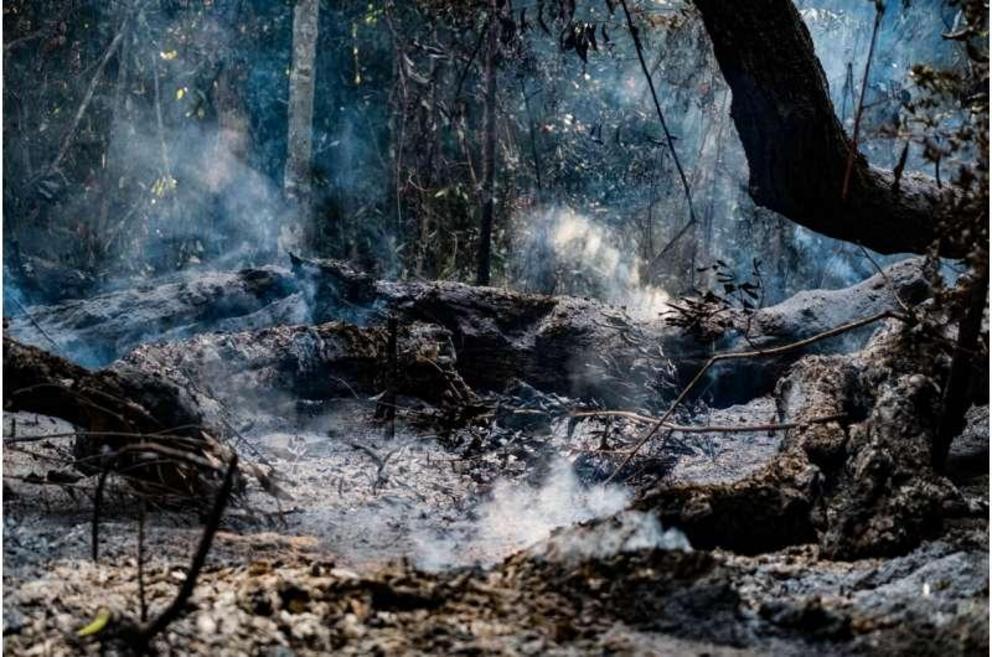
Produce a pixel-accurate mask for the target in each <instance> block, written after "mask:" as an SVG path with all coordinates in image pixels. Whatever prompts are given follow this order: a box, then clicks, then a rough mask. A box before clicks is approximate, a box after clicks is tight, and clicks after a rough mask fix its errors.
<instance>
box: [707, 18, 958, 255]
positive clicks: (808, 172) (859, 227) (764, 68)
mask: <svg viewBox="0 0 992 657" xmlns="http://www.w3.org/2000/svg"><path fill="white" fill-rule="evenodd" d="M696 6H697V7H698V8H699V11H700V12H701V14H702V17H703V22H704V23H705V25H706V30H707V32H708V33H709V35H710V39H711V40H712V42H713V51H714V53H715V54H716V58H717V61H718V62H719V64H720V69H721V71H722V72H723V76H724V78H726V80H727V84H729V85H730V89H731V91H732V92H733V101H732V103H731V107H730V113H731V116H732V117H733V119H734V123H735V125H736V126H737V132H738V133H739V135H740V138H741V143H742V144H743V146H744V152H745V154H746V155H747V160H748V165H749V167H750V176H751V179H750V191H751V196H752V198H753V199H754V200H755V202H756V203H758V204H759V205H762V206H765V207H767V208H769V209H771V210H774V211H776V212H779V213H781V214H783V215H785V216H786V217H788V218H789V219H791V220H793V221H795V222H796V223H799V224H801V225H803V226H805V227H807V228H810V229H812V230H814V231H816V232H818V233H821V234H823V235H828V236H830V237H835V238H838V239H842V240H846V241H849V242H854V243H858V244H862V245H864V246H867V247H869V248H872V249H874V250H875V251H878V252H880V253H902V252H913V253H925V252H926V251H927V250H928V249H929V248H930V246H931V245H933V244H934V243H939V248H940V253H941V255H944V256H948V257H962V256H964V255H965V254H966V253H967V251H968V250H969V248H970V245H968V244H964V243H961V242H960V241H956V240H955V239H953V236H956V235H958V234H960V233H961V231H955V230H951V229H950V224H951V222H953V221H955V218H954V217H953V215H952V211H953V206H954V202H953V201H954V192H953V191H952V190H951V189H950V188H943V189H941V188H940V187H938V185H937V184H936V183H935V182H934V181H933V180H932V179H930V178H928V177H926V176H922V175H918V174H913V175H908V174H907V175H903V176H902V177H901V179H897V178H896V177H895V176H894V175H893V174H892V173H891V172H888V171H882V170H880V169H876V168H874V167H871V166H869V164H868V162H867V161H866V160H865V158H864V157H863V156H861V155H860V153H858V154H856V157H854V158H853V163H852V164H851V172H850V180H849V185H847V186H846V187H847V194H846V196H845V195H844V193H843V192H844V189H845V177H846V176H847V171H848V166H849V164H848V163H849V161H851V158H850V155H851V149H852V148H856V147H855V146H853V145H852V144H851V143H850V142H849V141H848V139H847V136H846V135H845V134H844V130H843V128H842V127H841V125H840V122H839V121H838V120H837V117H836V116H835V115H834V108H833V105H832V104H831V102H830V96H829V94H828V91H827V81H826V77H825V76H824V73H823V69H822V67H821V66H820V62H819V60H817V58H816V54H815V53H814V51H813V41H812V39H811V38H810V35H809V31H808V30H807V29H806V26H805V24H804V23H803V20H802V17H801V16H800V15H799V12H798V11H797V10H796V8H795V6H794V5H793V3H792V0H748V2H726V1H725V0H696Z"/></svg>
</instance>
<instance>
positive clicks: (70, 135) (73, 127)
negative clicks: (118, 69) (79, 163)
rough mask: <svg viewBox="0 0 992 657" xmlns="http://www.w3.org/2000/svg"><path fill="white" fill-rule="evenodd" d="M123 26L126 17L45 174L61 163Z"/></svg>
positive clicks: (115, 50)
mask: <svg viewBox="0 0 992 657" xmlns="http://www.w3.org/2000/svg"><path fill="white" fill-rule="evenodd" d="M125 26H126V19H125V23H124V24H122V25H121V29H120V31H119V32H118V33H117V35H116V36H115V37H114V38H113V40H112V41H111V42H110V45H109V46H107V50H106V51H104V53H103V58H102V59H101V60H100V65H99V66H97V67H96V72H95V73H94V74H93V77H92V78H91V79H90V84H89V87H87V88H86V93H85V94H83V100H82V102H81V103H79V108H78V109H77V110H76V115H75V116H74V117H73V119H72V123H70V124H69V129H68V130H67V131H66V133H65V137H63V138H62V145H61V146H60V147H59V151H58V153H57V154H56V156H55V159H54V160H52V163H51V164H49V165H48V168H47V169H46V170H45V174H46V175H47V174H49V173H51V172H52V171H54V170H55V169H57V168H58V166H59V165H60V164H61V163H62V160H63V159H65V156H66V155H67V154H68V152H69V147H70V146H71V145H72V141H73V138H75V136H76V130H78V129H79V123H80V121H82V120H83V115H84V114H86V109H87V108H88V107H89V106H90V102H91V101H92V100H93V93H94V92H95V91H96V85H97V83H99V81H100V78H101V77H103V71H104V69H105V68H107V63H108V62H109V61H110V58H111V57H113V56H114V53H115V52H117V48H118V47H119V46H120V45H121V41H123V40H124V27H125Z"/></svg>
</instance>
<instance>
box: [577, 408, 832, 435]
mask: <svg viewBox="0 0 992 657" xmlns="http://www.w3.org/2000/svg"><path fill="white" fill-rule="evenodd" d="M571 416H572V417H624V418H627V419H630V420H634V421H635V422H641V423H644V424H654V423H656V422H658V418H656V417H651V416H649V415H641V414H640V413H632V412H630V411H581V412H578V413H572V414H571ZM846 417H847V416H846V415H844V414H835V415H823V416H820V417H814V418H810V419H808V420H803V421H802V422H770V423H766V424H741V425H736V426H735V425H732V424H718V425H699V426H697V425H684V424H670V423H668V422H663V423H662V427H663V428H665V429H668V430H670V431H674V432H675V433H756V432H761V431H788V430H789V429H795V428H797V427H802V426H806V425H809V424H826V423H828V422H838V421H840V420H843V419H845V418H846Z"/></svg>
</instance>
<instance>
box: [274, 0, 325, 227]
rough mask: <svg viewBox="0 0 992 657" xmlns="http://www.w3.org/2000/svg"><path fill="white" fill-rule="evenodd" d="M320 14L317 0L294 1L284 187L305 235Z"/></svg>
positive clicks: (308, 220)
mask: <svg viewBox="0 0 992 657" xmlns="http://www.w3.org/2000/svg"><path fill="white" fill-rule="evenodd" d="M319 12H320V2H319V0H297V3H296V7H295V9H294V10H293V70H292V72H291V73H290V76H289V116H288V123H289V126H288V139H287V153H286V171H285V174H284V178H283V186H284V188H285V192H286V196H287V197H288V198H289V199H290V201H292V202H293V203H294V204H295V205H296V211H297V215H296V219H297V221H298V222H299V224H300V226H301V227H302V229H303V230H305V231H309V230H310V229H311V228H312V226H311V210H312V198H311V194H312V182H311V178H312V176H311V172H310V160H311V157H312V154H313V93H314V80H315V77H316V76H315V71H314V58H315V55H316V52H317V35H318V18H319Z"/></svg>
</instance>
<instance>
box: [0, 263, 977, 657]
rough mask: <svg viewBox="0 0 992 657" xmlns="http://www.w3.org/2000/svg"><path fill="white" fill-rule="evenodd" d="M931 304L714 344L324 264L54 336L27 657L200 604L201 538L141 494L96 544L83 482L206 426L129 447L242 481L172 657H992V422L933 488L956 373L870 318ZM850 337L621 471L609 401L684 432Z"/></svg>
mask: <svg viewBox="0 0 992 657" xmlns="http://www.w3.org/2000/svg"><path fill="white" fill-rule="evenodd" d="M926 295H927V284H926V282H925V280H924V278H923V277H922V275H921V270H920V267H919V264H918V263H914V262H913V261H906V262H903V263H899V264H897V265H895V266H893V267H892V268H890V269H889V270H887V272H885V273H880V274H879V275H878V276H876V277H873V278H872V279H869V280H867V281H864V282H863V283H860V284H858V285H855V286H852V287H851V288H847V289H843V290H830V291H824V290H814V291H810V292H805V293H801V294H799V295H796V296H795V297H793V298H792V299H790V300H787V301H785V302H783V303H781V304H777V305H775V306H770V307H767V308H762V309H760V310H759V311H757V312H756V313H755V314H754V315H753V316H747V317H744V316H737V315H733V314H729V315H728V314H726V313H725V314H723V315H721V317H722V318H724V319H725V320H726V321H724V322H722V323H717V324H716V325H714V326H709V327H695V328H692V327H689V326H680V325H672V324H670V323H667V322H665V321H659V320H653V321H635V320H632V319H631V318H630V317H628V316H626V315H625V313H623V312H622V309H616V308H611V307H608V306H606V305H604V304H599V303H597V302H594V301H590V300H586V299H576V298H570V297H545V296H538V295H523V294H519V293H516V292H512V291H507V290H499V289H496V288H474V287H472V286H466V285H461V284H456V283H410V282H406V283H404V282H391V281H375V280H374V279H372V278H371V277H369V276H367V275H364V274H361V273H360V272H354V271H352V270H350V269H348V268H347V267H346V266H342V265H340V264H339V263H337V264H335V263H328V262H305V261H297V262H295V263H294V268H293V269H292V270H287V269H281V268H266V269H261V270H244V271H242V272H237V273H219V274H211V275H204V276H199V277H192V278H190V279H189V280H184V281H178V282H176V281H170V282H165V283H163V284H161V285H149V286H146V287H142V288H133V289H126V290H121V291H118V292H110V293H107V294H105V295H102V296H97V297H93V298H90V299H85V300H77V301H69V302H65V303H63V304H59V305H55V306H51V307H47V308H34V309H31V314H30V315H29V316H26V317H20V318H15V319H13V320H12V321H11V322H10V324H9V326H7V331H6V335H5V340H4V357H5V374H4V376H5V381H4V383H5V396H4V402H5V413H4V420H3V437H4V450H3V475H4V495H3V519H4V524H3V556H4V566H5V568H4V571H3V585H4V600H3V611H4V647H5V649H6V650H7V651H8V652H9V654H17V655H45V656H59V657H61V656H62V655H77V654H92V655H98V654H127V646H128V644H127V643H126V642H124V641H123V640H122V639H121V630H122V628H126V627H128V626H129V624H130V625H133V624H134V623H135V622H136V621H137V620H138V619H139V618H140V617H141V608H142V603H141V601H142V598H144V600H145V602H146V604H147V612H148V617H149V618H155V617H156V616H158V614H160V613H161V611H162V610H163V609H164V608H166V607H167V605H168V604H169V603H170V601H171V600H173V599H174V597H175V596H176V591H177V590H178V589H179V588H180V586H181V584H182V582H184V581H185V579H186V578H187V576H188V573H189V572H190V569H191V556H192V555H193V554H194V552H195V546H196V545H197V544H198V542H199V541H200V538H201V535H203V531H204V530H203V520H204V518H203V517H197V514H196V513H191V512H190V509H189V508H188V506H187V507H186V508H171V507H163V506H161V505H160V504H158V503H157V500H156V499H151V500H149V502H148V505H147V509H146V511H145V512H144V513H143V512H142V511H141V505H140V504H139V503H138V502H137V500H138V499H139V497H138V496H136V495H135V489H134V488H133V487H132V486H130V485H129V484H128V483H125V481H124V480H123V479H121V478H119V477H118V476H117V475H115V476H111V477H110V478H109V479H108V484H107V488H106V491H105V493H104V495H103V503H102V504H101V505H99V508H100V518H99V522H98V523H94V516H95V514H94V504H93V493H94V486H95V482H96V480H97V479H98V477H97V476H94V475H93V474H92V473H90V474H88V475H87V473H85V472H81V471H79V470H76V469H74V468H73V467H72V464H73V463H75V464H76V465H77V466H78V465H79V461H77V459H80V458H89V457H88V456H86V454H91V453H92V452H93V451H94V450H96V449H99V448H100V445H101V443H100V442H99V441H100V439H99V436H100V435H110V434H101V433H100V432H101V431H107V429H108V426H109V427H110V428H111V429H113V428H114V427H115V426H120V425H115V424H114V422H115V421H117V420H116V418H118V417H120V414H128V416H129V417H130V418H131V419H130V420H128V422H130V421H135V422H138V423H139V424H140V425H141V426H154V427H159V428H162V430H163V431H165V432H166V433H170V432H173V431H175V432H178V431H179V430H180V429H182V427H183V426H187V427H194V428H195V429H194V431H200V430H201V429H202V428H203V427H207V428H209V429H210V431H209V432H202V433H199V434H198V433H193V434H190V435H185V436H184V435H162V432H160V431H157V430H153V429H143V430H142V431H144V432H145V433H142V434H134V433H131V434H125V435H129V436H131V439H132V440H133V439H134V437H135V436H136V435H138V436H139V437H140V438H141V439H142V440H144V441H147V440H150V439H154V440H160V441H162V442H164V441H165V440H176V441H177V442H175V443H167V444H173V445H175V446H182V445H194V447H193V448H190V449H200V447H195V446H197V445H199V446H201V447H202V446H203V445H205V444H206V445H219V444H220V443H219V442H217V441H220V440H223V441H224V443H225V445H224V446H223V447H222V449H224V450H228V452H223V451H220V452H214V453H213V454H214V455H217V454H225V453H229V451H230V450H231V449H235V450H237V452H238V453H239V455H240V458H241V460H240V462H241V464H242V466H243V471H244V472H243V474H245V477H244V482H245V483H246V488H244V489H243V490H239V492H238V493H237V494H236V495H235V496H234V498H233V499H232V500H231V503H230V504H229V505H228V509H227V511H226V513H225V515H224V520H223V523H222V524H221V525H220V530H219V531H218V533H217V535H216V537H215V540H214V542H213V546H212V549H211V550H210V552H209V555H208V559H207V564H206V567H205V569H204V570H203V571H202V572H201V573H200V574H199V576H198V577H197V578H196V580H195V588H194V590H193V593H192V596H191V598H190V599H189V601H188V604H187V605H186V606H185V607H184V608H183V609H182V613H181V614H180V615H179V617H178V618H177V619H175V620H174V621H173V622H172V623H170V624H169V625H168V627H167V628H166V629H165V631H163V632H162V633H160V634H158V635H157V636H156V637H155V639H154V642H153V647H154V648H155V649H156V650H157V652H159V653H161V654H177V655H187V654H191V655H267V656H272V657H276V656H278V657H290V656H292V655H299V656H302V655H320V654H328V653H333V654H356V655H366V654H380V655H393V654H465V655H483V654H500V655H545V654H561V655H572V654H574V655H579V654H604V653H609V654H631V655H698V656H699V657H702V656H703V655H710V656H718V655H803V656H804V657H805V655H808V654H811V653H812V654H822V655H939V657H955V656H958V655H960V656H962V657H964V656H966V655H976V654H985V653H987V651H988V643H989V620H988V619H989V602H988V600H989V552H988V544H989V534H988V494H989V467H988V458H989V451H988V450H989V442H988V438H989V434H988V426H989V425H988V407H987V401H986V402H984V403H982V404H981V405H976V406H974V407H972V409H971V411H970V412H969V415H968V417H967V428H966V430H965V431H964V433H963V434H962V435H960V436H958V437H957V438H956V439H955V441H954V444H953V448H952V452H951V455H950V458H949V460H948V467H947V472H946V475H947V476H946V477H944V476H942V475H939V474H937V473H935V472H934V471H933V468H932V467H931V460H930V444H931V443H930V441H931V440H932V430H933V429H932V427H933V424H934V421H935V417H936V416H935V410H934V409H935V408H936V407H937V405H936V404H935V403H934V391H935V390H937V391H939V387H938V383H937V381H938V379H939V377H940V373H939V372H937V371H933V370H934V368H933V367H932V365H931V364H932V363H941V362H943V360H942V359H941V357H940V356H939V355H938V356H933V357H931V355H930V352H929V351H928V349H935V348H936V347H934V346H933V345H930V346H929V347H928V346H926V343H924V342H923V341H921V340H920V339H919V336H914V334H913V333H912V332H910V331H905V330H903V329H904V328H905V326H904V325H903V324H900V323H899V322H896V321H887V323H884V324H882V323H879V322H878V321H877V319H872V318H873V317H874V318H884V317H886V316H887V315H885V313H887V312H890V311H891V309H892V308H893V307H901V306H904V305H905V304H907V303H916V304H922V303H925V302H926ZM897 302H898V303H897ZM866 318H868V321H866ZM869 323H871V326H869V325H868V324H869ZM42 325H44V327H45V330H44V332H43V331H42V330H41V329H40V328H39V327H40V326H42ZM845 325H847V326H855V327H856V328H859V331H856V332H850V333H846V334H844V335H839V334H837V335H838V337H835V338H831V341H828V342H824V343H822V344H820V343H817V345H816V347H817V350H812V351H801V352H795V353H793V352H791V351H790V352H788V353H785V352H778V353H779V355H780V357H778V358H777V359H770V360H769V359H762V360H760V362H755V363H750V364H747V365H746V366H745V365H741V366H733V367H732V366H729V364H728V366H727V367H723V366H722V365H721V367H720V368H714V369H715V370H716V371H715V372H711V373H710V374H712V376H710V377H709V378H708V379H707V380H705V381H703V382H702V383H701V387H703V388H705V389H706V390H708V391H709V392H708V394H709V395H710V397H709V398H712V399H716V398H720V399H722V402H721V403H720V404H719V406H720V408H715V407H714V408H710V407H709V406H708V405H707V404H706V403H704V402H703V399H704V396H702V395H701V396H700V397H699V398H698V399H695V400H689V401H688V403H686V404H684V405H683V406H682V407H681V408H680V409H679V412H678V413H677V414H676V415H674V416H672V420H673V421H677V422H678V423H680V424H681V426H682V428H680V429H676V428H668V429H666V430H665V431H662V432H659V434H658V436H657V437H656V438H657V439H655V440H651V441H648V442H646V444H644V446H643V449H641V450H640V452H638V454H637V457H636V459H634V458H632V459H631V460H630V463H629V464H628V465H626V466H624V465H622V464H621V461H623V455H624V454H626V453H627V452H625V451H624V448H629V447H630V446H631V445H634V444H635V443H636V442H637V440H638V438H639V437H641V436H643V435H644V431H645V418H644V416H642V415H638V413H631V412H626V413H623V412H620V413H612V414H611V413H609V412H608V413H606V414H603V413H599V414H597V409H598V411H603V410H605V409H608V408H609V407H608V406H603V405H604V404H617V405H618V408H626V409H628V411H631V410H637V411H640V409H646V410H645V411H644V412H651V413H655V414H656V417H657V415H660V414H661V413H662V412H663V409H664V405H663V403H664V404H667V403H668V401H666V400H669V399H670V398H671V397H673V396H674V393H675V392H676V391H677V390H679V389H680V388H681V387H683V386H685V384H686V381H688V380H689V377H691V376H692V375H693V372H696V371H698V368H699V367H700V366H701V365H702V364H703V363H704V362H706V361H707V359H708V358H709V357H710V355H711V354H712V353H713V350H714V349H728V350H737V351H740V350H742V349H743V350H747V349H752V348H754V346H753V345H754V344H755V342H756V341H757V344H758V345H766V346H774V347H778V346H779V345H782V344H784V343H787V342H792V341H796V340H799V341H800V342H808V341H809V340H811V339H815V336H817V335H820V334H823V333H824V332H826V333H830V332H831V331H833V330H834V329H835V328H836V327H839V326H840V327H843V326H845ZM390 327H392V328H390ZM703 329H705V331H703ZM752 329H753V330H752ZM700 331H703V334H704V336H703V338H701V337H700V334H699V333H700ZM742 336H743V337H742ZM704 338H705V339H704ZM17 340H28V341H33V342H34V344H36V345H37V346H38V347H39V348H34V347H27V346H24V345H22V344H20V343H18V342H17ZM937 344H938V346H939V344H940V343H937ZM921 345H923V346H921ZM52 347H54V348H56V350H57V351H59V352H62V353H71V354H72V355H73V356H74V358H75V360H76V361H77V362H86V364H88V365H93V366H106V367H105V369H101V370H84V369H81V368H79V367H77V366H76V365H74V364H72V363H70V362H69V361H67V360H65V359H63V358H60V357H59V356H58V355H56V354H55V353H52V352H47V353H46V351H45V350H47V349H49V348H52ZM676 365H678V366H676ZM928 368H929V369H928ZM700 376H701V375H700ZM8 377H9V378H10V379H11V380H8ZM11 384H14V385H13V387H12V386H11ZM556 390H557V391H558V392H557V393H556V392H554V391H556ZM11 391H12V392H11ZM39 391H41V392H40V393H39ZM53 391H54V392H53ZM384 391H385V392H384ZM496 391H499V392H496ZM542 391H543V392H542ZM565 392H568V394H570V395H574V398H570V397H566V396H563V395H564V394H565ZM110 393H112V394H110ZM387 393H388V394H387ZM59 395H61V396H59ZM93 395H101V396H102V397H101V399H102V400H103V401H102V402H101V403H103V404H105V405H107V404H109V405H111V406H112V407H113V409H116V410H111V411H109V412H108V411H107V409H106V408H105V407H104V408H103V409H102V410H101V409H100V408H99V406H100V405H99V404H97V405H96V406H94V405H93V402H92V400H93V399H94V398H95V397H93ZM393 395H395V399H394V398H393ZM53 400H54V401H53ZM79 400H84V401H87V403H88V404H89V405H87V404H80V403H79ZM604 400H605V401H604ZM976 403H977V402H976ZM597 404H599V405H597ZM714 406H716V404H714ZM94 408H97V411H94V410H93V409H94ZM390 408H392V409H394V410H395V419H394V420H390V419H389V415H390V413H389V410H388V409H390ZM135 409H137V410H135ZM383 411H385V412H383ZM38 413H61V414H62V415H63V416H64V417H70V416H71V418H74V419H73V421H76V422H80V423H82V424H85V425H86V426H82V425H80V426H74V425H73V424H70V423H68V422H66V421H64V420H61V419H56V418H53V417H49V416H47V415H38ZM73 413H75V415H73ZM580 416H581V417H580ZM149 417H151V418H152V419H153V420H154V421H155V423H153V424H151V425H145V424H143V423H144V422H145V419H146V418H149ZM191 420H192V421H194V422H193V424H190V421H191ZM647 422H648V423H651V424H653V423H654V422H655V421H654V420H651V419H648V420H647ZM124 426H125V427H133V426H135V425H133V424H128V423H127V422H125V423H124ZM169 427H173V428H175V429H168V428H169ZM235 427H236V428H235ZM686 427H688V430H687V429H686ZM81 428H82V429H86V430H88V431H90V432H91V433H89V434H85V435H84V434H78V433H77V432H78V431H79V429H81ZM129 430H131V431H133V429H129ZM55 436H61V437H55ZM205 436H214V437H216V438H217V441H214V442H210V440H213V438H210V440H207V438H206V437H205ZM73 440H75V444H74V442H73ZM198 440H199V441H200V442H197V441H198ZM103 446H104V447H105V448H108V449H110V450H111V451H113V449H117V448H113V447H111V445H110V444H109V442H108V443H103ZM80 448H82V449H83V450H84V451H83V452H80V451H79V450H80ZM202 448H203V449H204V450H206V449H207V448H206V447H202ZM218 449H221V448H218ZM85 450H89V452H87V451H85ZM123 451H124V449H123V448H120V451H119V452H117V455H116V456H115V457H114V458H119V455H120V453H121V452H123ZM81 454H83V456H81ZM159 454H160V453H159ZM197 454H206V455H207V456H209V455H210V454H211V452H210V451H204V452H197ZM156 458H158V457H156ZM204 458H205V457H204ZM109 462H112V461H108V463H109ZM114 462H115V461H114ZM217 462H218V463H220V462H221V461H219V460H218V461H217ZM263 466H264V467H263ZM268 469H270V470H271V472H270V473H269V475H263V476H259V475H258V472H259V471H260V470H268ZM205 472H208V473H213V474H216V473H215V472H213V471H211V470H209V468H208V469H207V470H206V471H205ZM251 473H254V474H251ZM613 475H618V476H617V477H616V479H617V483H610V480H611V479H613ZM273 479H274V480H275V481H276V483H277V486H275V487H273V486H271V485H268V484H267V483H266V482H267V481H271V480H273ZM130 481H131V483H132V484H134V483H137V484H138V485H139V488H140V485H141V483H142V481H141V480H136V479H135V477H134V476H132V478H131V480H130ZM143 481H144V483H146V484H147V482H148V480H147V479H146V480H143ZM196 481H199V479H196ZM207 481H209V480H207ZM280 489H281V491H282V492H281V493H279V492H278V491H279V490H280ZM274 493H275V494H274ZM209 496H210V488H209V486H208V487H207V489H206V492H204V491H200V498H202V499H199V501H200V502H201V503H202V502H209ZM187 503H188V501H187ZM200 506H201V507H205V506H208V505H204V504H200ZM142 518H144V522H142V521H141V519H142ZM662 523H668V524H670V525H673V526H677V527H679V528H680V529H681V530H682V531H680V530H678V529H674V528H671V527H667V526H662ZM139 528H140V529H139ZM683 531H684V532H685V533H683ZM139 533H143V534H144V540H143V541H139V538H138V537H139ZM94 545H97V546H98V554H97V557H98V558H96V559H94ZM139 545H140V546H142V548H143V549H141V550H140V551H139ZM139 552H140V554H141V555H142V556H141V558H140V559H139ZM841 557H844V560H841ZM139 561H140V563H141V564H142V569H141V570H142V572H143V578H140V579H141V580H142V581H143V582H144V591H145V595H144V596H142V595H141V594H140V591H141V587H140V586H139V577H138V572H139V568H138V565H139ZM94 619H104V620H106V621H107V622H106V626H105V627H102V628H99V630H98V631H97V630H94V628H93V626H92V625H91V623H92V622H93V621H94ZM101 624H102V622H101V623H97V626H99V625H101ZM83 628H88V630H87V631H84V632H83V633H82V635H81V634H80V631H81V630H82V629H83Z"/></svg>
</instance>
